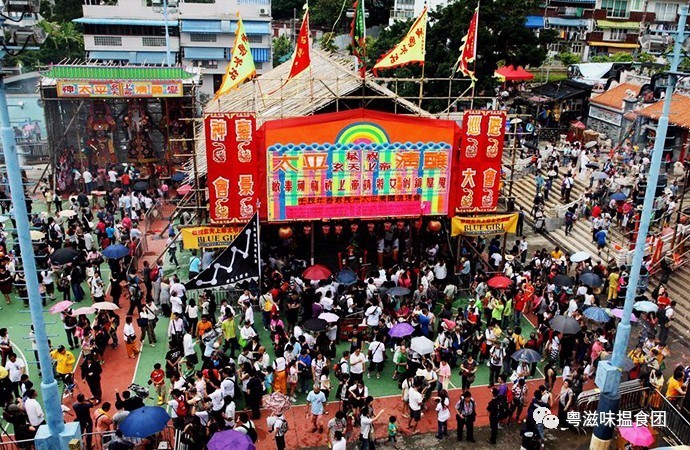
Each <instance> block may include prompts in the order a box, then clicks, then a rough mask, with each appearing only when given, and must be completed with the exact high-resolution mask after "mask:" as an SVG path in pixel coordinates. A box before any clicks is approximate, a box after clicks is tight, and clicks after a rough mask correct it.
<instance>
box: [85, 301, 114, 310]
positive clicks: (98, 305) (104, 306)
mask: <svg viewBox="0 0 690 450" xmlns="http://www.w3.org/2000/svg"><path fill="white" fill-rule="evenodd" d="M91 306H92V307H93V308H96V309H97V310H102V309H104V310H106V311H116V310H118V309H120V307H119V306H117V305H116V304H115V303H110V302H96V303H94V304H93V305H91Z"/></svg>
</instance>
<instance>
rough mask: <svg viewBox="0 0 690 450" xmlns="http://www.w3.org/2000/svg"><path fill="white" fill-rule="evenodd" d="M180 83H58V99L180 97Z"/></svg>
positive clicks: (181, 91)
mask: <svg viewBox="0 0 690 450" xmlns="http://www.w3.org/2000/svg"><path fill="white" fill-rule="evenodd" d="M182 94H183V90H182V82H180V81H127V82H121V81H58V82H57V95H58V97H86V98H119V97H125V98H133V97H149V98H153V97H182Z"/></svg>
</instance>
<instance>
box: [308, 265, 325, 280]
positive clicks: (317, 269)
mask: <svg viewBox="0 0 690 450" xmlns="http://www.w3.org/2000/svg"><path fill="white" fill-rule="evenodd" d="M331 275H332V272H331V271H330V270H329V269H328V267H326V266H323V265H321V264H314V265H313V266H309V267H307V268H306V269H304V272H302V276H303V277H304V278H306V279H307V280H313V281H318V280H327V279H328V278H329V277H330V276H331Z"/></svg>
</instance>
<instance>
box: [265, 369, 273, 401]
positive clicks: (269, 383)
mask: <svg viewBox="0 0 690 450" xmlns="http://www.w3.org/2000/svg"><path fill="white" fill-rule="evenodd" d="M264 391H265V392H266V393H267V394H271V393H273V367H270V366H269V367H266V375H265V376H264Z"/></svg>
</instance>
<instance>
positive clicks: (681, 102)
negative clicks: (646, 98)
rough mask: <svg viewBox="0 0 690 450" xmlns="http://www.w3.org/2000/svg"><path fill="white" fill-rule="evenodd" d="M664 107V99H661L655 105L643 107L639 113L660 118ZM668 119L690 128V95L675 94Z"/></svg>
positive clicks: (656, 118) (679, 125)
mask: <svg viewBox="0 0 690 450" xmlns="http://www.w3.org/2000/svg"><path fill="white" fill-rule="evenodd" d="M663 107H664V101H663V100H659V101H658V102H656V103H654V104H653V105H649V106H647V107H646V108H643V109H641V110H640V111H639V114H640V115H641V116H643V117H648V118H650V119H653V120H659V117H661V110H662V108H663ZM668 121H669V122H670V123H671V124H673V125H676V126H678V127H681V128H685V129H688V130H690V96H687V95H684V94H673V98H672V99H671V113H670V114H669V117H668Z"/></svg>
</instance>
